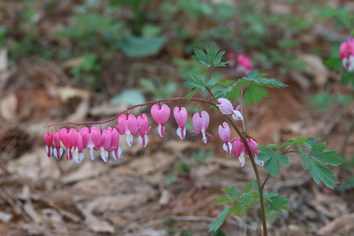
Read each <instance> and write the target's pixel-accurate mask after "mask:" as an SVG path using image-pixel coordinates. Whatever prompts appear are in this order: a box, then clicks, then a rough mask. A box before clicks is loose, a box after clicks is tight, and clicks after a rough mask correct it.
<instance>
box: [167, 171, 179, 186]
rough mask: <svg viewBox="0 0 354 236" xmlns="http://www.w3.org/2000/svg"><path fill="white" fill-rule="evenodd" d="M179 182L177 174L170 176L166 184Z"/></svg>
mask: <svg viewBox="0 0 354 236" xmlns="http://www.w3.org/2000/svg"><path fill="white" fill-rule="evenodd" d="M176 180H177V175H176V174H175V173H172V174H169V175H168V176H167V177H166V179H165V184H166V185H170V184H172V183H173V182H175V181H176Z"/></svg>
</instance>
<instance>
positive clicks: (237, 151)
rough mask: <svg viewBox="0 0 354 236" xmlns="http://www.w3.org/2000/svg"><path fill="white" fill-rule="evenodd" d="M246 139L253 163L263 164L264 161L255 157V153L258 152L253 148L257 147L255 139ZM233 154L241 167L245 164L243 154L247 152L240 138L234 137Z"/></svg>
mask: <svg viewBox="0 0 354 236" xmlns="http://www.w3.org/2000/svg"><path fill="white" fill-rule="evenodd" d="M246 141H247V144H248V146H249V148H250V150H251V154H252V156H253V157H254V161H255V163H256V164H258V165H260V166H263V165H264V161H260V160H258V159H257V155H258V154H259V153H260V151H259V150H256V149H254V148H256V147H257V145H258V143H257V142H256V141H254V140H253V139H246ZM233 154H234V156H235V157H237V158H238V159H239V161H240V165H241V167H243V166H244V165H245V160H246V159H245V155H249V153H248V152H247V149H246V147H245V145H244V144H243V142H242V140H241V139H240V138H236V139H235V141H234V150H233Z"/></svg>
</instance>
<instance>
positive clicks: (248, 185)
mask: <svg viewBox="0 0 354 236" xmlns="http://www.w3.org/2000/svg"><path fill="white" fill-rule="evenodd" d="M251 189H252V183H247V184H245V185H244V186H243V188H242V193H248V192H249V191H251Z"/></svg>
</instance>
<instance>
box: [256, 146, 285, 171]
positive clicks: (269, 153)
mask: <svg viewBox="0 0 354 236" xmlns="http://www.w3.org/2000/svg"><path fill="white" fill-rule="evenodd" d="M257 158H258V159H259V160H261V161H266V164H265V165H264V169H265V170H266V171H268V172H269V173H270V175H271V176H275V175H277V174H279V173H280V167H279V164H280V165H282V166H284V167H287V166H288V165H289V162H288V160H289V159H288V157H287V156H285V155H282V154H280V153H279V152H278V151H276V150H271V149H265V150H262V151H261V153H260V154H259V155H258V156H257Z"/></svg>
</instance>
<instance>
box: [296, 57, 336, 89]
mask: <svg viewBox="0 0 354 236" xmlns="http://www.w3.org/2000/svg"><path fill="white" fill-rule="evenodd" d="M298 59H300V60H302V61H304V62H305V63H306V64H307V67H306V69H305V72H306V73H307V74H309V75H311V76H312V77H313V80H314V83H315V84H316V85H317V86H319V87H321V86H323V85H325V84H326V83H327V81H328V78H329V72H328V69H327V68H326V67H325V66H324V64H323V60H322V59H321V58H320V57H318V56H316V55H311V54H302V53H301V54H299V55H298Z"/></svg>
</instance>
